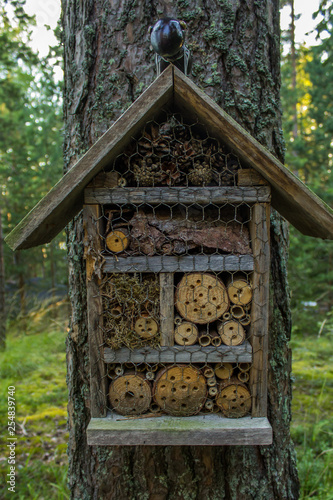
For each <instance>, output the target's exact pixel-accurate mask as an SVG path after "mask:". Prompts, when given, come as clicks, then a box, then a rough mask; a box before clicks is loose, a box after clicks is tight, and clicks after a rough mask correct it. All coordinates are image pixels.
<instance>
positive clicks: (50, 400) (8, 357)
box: [0, 302, 69, 500]
mask: <svg viewBox="0 0 333 500" xmlns="http://www.w3.org/2000/svg"><path fill="white" fill-rule="evenodd" d="M67 318H68V304H66V303H65V302H61V303H58V304H56V305H53V306H50V304H46V305H42V306H40V307H39V309H36V310H35V311H33V313H31V314H29V316H28V318H26V320H27V321H28V324H29V335H25V334H23V333H22V321H23V320H22V319H20V320H15V321H12V322H11V323H10V325H9V327H8V334H7V351H6V352H4V353H1V354H0V367H1V368H0V394H1V399H0V421H1V422H2V424H1V436H2V437H1V444H2V450H6V447H5V446H4V445H5V444H7V443H6V438H7V436H8V431H7V425H6V424H7V418H6V415H7V404H6V403H7V396H8V393H7V391H8V386H9V385H13V386H15V388H16V392H15V398H16V435H17V437H18V441H17V448H16V458H17V462H16V471H17V474H16V478H17V483H16V485H17V487H16V493H15V495H14V496H15V498H19V499H26V498H29V499H36V500H40V499H43V498H45V499H47V500H49V499H50V500H53V499H54V500H56V499H57V500H60V499H61V500H63V499H65V498H69V496H68V490H67V486H66V480H67V457H66V442H67V440H68V435H67V431H66V416H67V410H66V401H67V388H66V360H65V359H66V355H65V333H66V324H67ZM41 322H43V324H44V329H41ZM46 325H48V326H47V330H45V327H46ZM3 456H4V457H5V460H3V461H2V462H1V464H0V476H1V479H2V481H1V487H0V497H1V498H3V499H7V498H8V499H10V498H13V493H12V492H9V491H8V490H7V486H6V480H5V477H6V474H7V473H8V463H7V458H8V455H6V453H4V454H3Z"/></svg>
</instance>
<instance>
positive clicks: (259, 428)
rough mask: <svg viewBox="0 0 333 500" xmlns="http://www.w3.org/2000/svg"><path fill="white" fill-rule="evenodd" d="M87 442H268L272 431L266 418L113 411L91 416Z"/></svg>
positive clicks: (175, 443) (162, 443)
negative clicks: (133, 414)
mask: <svg viewBox="0 0 333 500" xmlns="http://www.w3.org/2000/svg"><path fill="white" fill-rule="evenodd" d="M87 439H88V444H89V445H98V446H133V445H146V446H158V445H163V446H164V445H173V446H179V445H198V446H225V445H232V446H233V445H242V446H244V445H269V444H272V439H273V432H272V427H271V425H270V423H269V422H268V420H267V418H264V417H261V418H251V417H243V418H236V419H231V418H225V417H221V416H219V415H217V414H213V415H195V416H193V417H170V416H167V415H163V416H161V417H151V418H141V419H140V418H138V419H131V418H126V417H122V416H121V415H117V414H115V413H111V412H110V413H109V414H108V416H107V417H106V418H92V419H91V421H90V423H89V425H88V429H87Z"/></svg>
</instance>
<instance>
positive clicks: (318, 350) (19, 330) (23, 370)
mask: <svg viewBox="0 0 333 500" xmlns="http://www.w3.org/2000/svg"><path fill="white" fill-rule="evenodd" d="M67 321H68V310H67V306H66V304H64V303H61V304H58V305H57V306H56V307H55V308H54V307H53V308H50V307H47V308H45V307H44V308H42V309H40V310H39V312H38V311H34V312H33V313H31V314H29V316H28V317H26V318H20V319H17V320H16V321H15V322H12V323H11V324H10V325H9V328H8V336H7V349H6V351H4V352H2V353H0V394H1V401H0V417H1V431H2V432H1V434H2V440H1V444H2V445H6V444H7V443H6V437H7V436H8V432H7V426H6V422H7V418H6V416H7V390H8V386H9V385H14V386H15V387H16V392H15V398H16V404H17V406H16V412H17V413H16V422H17V437H18V443H17V449H16V458H17V463H16V466H17V469H16V471H17V482H16V494H15V498H18V499H36V500H37V499H38V500H43V499H45V500H53V499H57V500H60V499H61V500H62V499H66V498H69V492H68V489H67V484H66V483H67V456H66V447H67V439H68V434H67V429H66V415H67V411H66V404H67V389H66V361H65V337H66V325H67ZM46 325H47V329H46ZM332 337H333V335H332V332H330V331H327V330H326V331H325V332H323V334H322V335H321V336H320V337H318V336H313V337H310V336H306V337H302V336H301V335H300V334H296V335H294V337H293V340H292V348H293V377H294V392H293V422H292V435H293V439H294V442H295V446H296V450H297V456H298V468H299V474H300V480H301V487H302V493H301V499H302V500H305V499H310V498H311V499H317V500H332V499H333V425H332V424H333V415H332V401H333V342H332V340H333V339H332ZM2 450H5V452H4V453H2V455H1V459H0V475H1V479H2V481H1V487H0V497H1V498H3V499H7V498H8V499H9V498H13V494H12V493H11V492H9V491H8V490H7V486H6V474H7V473H8V463H7V458H8V453H7V451H6V447H5V446H2Z"/></svg>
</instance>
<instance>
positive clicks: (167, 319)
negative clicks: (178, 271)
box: [160, 273, 174, 346]
mask: <svg viewBox="0 0 333 500" xmlns="http://www.w3.org/2000/svg"><path fill="white" fill-rule="evenodd" d="M173 280H174V278H173V273H160V313H161V321H160V330H161V346H172V345H174V284H173Z"/></svg>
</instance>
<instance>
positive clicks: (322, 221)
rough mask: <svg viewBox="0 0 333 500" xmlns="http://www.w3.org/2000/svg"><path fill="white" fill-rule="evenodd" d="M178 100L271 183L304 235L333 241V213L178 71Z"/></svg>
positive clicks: (280, 207) (278, 205)
mask: <svg viewBox="0 0 333 500" xmlns="http://www.w3.org/2000/svg"><path fill="white" fill-rule="evenodd" d="M174 100H175V105H176V107H177V108H178V109H180V110H181V112H183V113H186V114H187V115H189V116H191V117H193V116H196V117H198V119H199V121H201V122H202V123H204V124H205V125H206V126H207V128H208V129H209V130H210V132H211V134H212V136H213V137H216V138H219V139H220V140H221V141H223V142H225V143H226V144H228V145H229V147H231V148H232V149H233V151H234V152H235V153H236V154H237V155H238V156H239V157H240V158H241V160H242V161H243V162H244V163H245V165H249V166H250V167H252V168H254V169H255V170H256V171H258V172H259V173H260V174H261V175H262V176H263V177H264V178H265V179H266V180H267V181H268V182H269V184H270V185H271V187H272V205H273V207H274V208H275V209H276V210H277V211H278V212H280V213H281V214H282V215H283V216H284V217H285V218H286V219H287V220H288V221H289V222H290V223H291V224H293V225H294V226H295V227H296V228H297V229H298V230H299V231H301V233H303V234H306V235H309V236H316V237H319V238H323V239H327V238H328V239H333V210H332V209H331V208H330V207H329V206H328V205H326V203H325V202H324V201H323V200H321V199H320V198H319V197H318V196H316V195H315V194H314V193H313V192H312V191H311V190H310V189H309V188H308V187H307V186H305V184H303V182H301V181H300V180H299V179H298V178H297V177H296V176H295V175H294V174H293V173H292V172H291V171H290V170H288V169H287V168H286V167H285V166H284V165H282V163H281V162H279V160H277V158H275V157H274V156H273V155H272V154H271V153H270V152H269V151H268V150H267V149H265V148H264V147H263V146H262V145H261V144H260V143H259V142H258V141H256V140H255V139H254V138H253V137H252V136H251V135H250V134H249V133H248V132H247V131H246V130H245V129H243V128H242V127H241V126H240V125H239V124H238V123H237V122H236V121H235V120H233V119H232V118H231V117H230V116H229V115H228V114H227V113H225V111H223V110H222V109H221V108H220V107H219V106H218V105H217V104H216V103H215V102H214V101H213V100H212V99H211V98H210V97H208V96H207V95H206V94H205V93H204V92H203V91H202V90H200V89H199V88H198V87H197V86H196V85H195V84H194V83H193V82H192V81H191V80H190V79H189V78H187V77H186V76H185V75H184V74H183V73H182V72H181V71H179V70H178V69H177V68H175V69H174Z"/></svg>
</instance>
